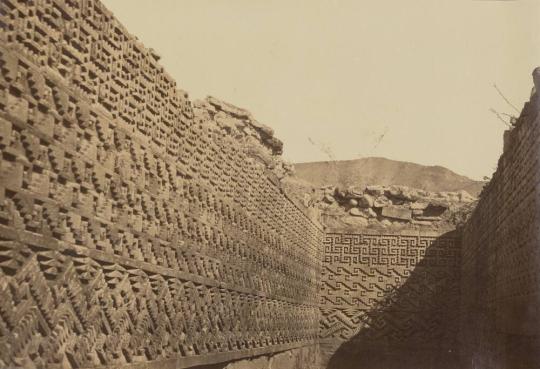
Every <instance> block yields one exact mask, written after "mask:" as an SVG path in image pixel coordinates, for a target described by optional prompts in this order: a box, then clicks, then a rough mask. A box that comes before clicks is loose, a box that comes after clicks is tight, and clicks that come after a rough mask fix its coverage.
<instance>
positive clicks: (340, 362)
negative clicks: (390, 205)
mask: <svg viewBox="0 0 540 369" xmlns="http://www.w3.org/2000/svg"><path fill="white" fill-rule="evenodd" d="M459 256H460V237H459V234H458V233H457V232H455V231H454V232H448V233H444V234H440V233H434V232H422V231H410V230H409V231H402V232H400V233H393V234H392V233H389V232H379V233H377V232H375V231H373V230H358V233H343V232H341V231H337V232H336V231H330V232H329V233H327V234H326V236H325V240H324V255H323V272H322V287H321V294H320V303H321V312H322V320H321V327H320V328H321V333H320V334H321V339H322V342H321V345H322V351H323V353H324V355H323V356H324V359H323V361H325V364H326V365H327V368H328V369H347V368H351V369H352V368H354V369H375V368H381V367H384V368H407V369H408V368H411V369H412V368H414V369H428V368H434V367H437V368H458V367H457V366H455V365H456V363H457V355H456V354H457V351H458V344H457V329H458V307H459V262H460V260H459Z"/></svg>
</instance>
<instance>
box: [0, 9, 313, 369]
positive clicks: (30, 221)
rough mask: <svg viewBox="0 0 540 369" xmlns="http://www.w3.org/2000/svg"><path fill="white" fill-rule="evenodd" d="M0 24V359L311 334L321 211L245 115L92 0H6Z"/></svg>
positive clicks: (213, 351)
mask: <svg viewBox="0 0 540 369" xmlns="http://www.w3.org/2000/svg"><path fill="white" fill-rule="evenodd" d="M0 29H1V31H0V295H1V296H0V367H38V368H45V367H46V368H86V367H101V366H106V367H115V368H116V367H124V366H128V367H129V366H131V367H138V366H140V365H143V366H144V367H145V368H148V367H163V366H164V365H165V366H166V367H167V366H168V367H175V368H181V367H188V366H193V365H203V364H211V363H216V362H222V361H227V360H232V359H238V358H242V357H249V356H253V355H257V354H267V353H271V352H276V351H279V350H286V349H288V348H291V347H300V346H306V345H310V344H313V343H314V342H315V341H316V339H317V337H318V324H319V314H320V313H319V307H318V301H317V297H316V296H317V292H318V289H319V285H320V281H319V276H320V271H321V268H320V260H321V253H320V252H321V250H320V244H321V242H322V235H323V233H322V230H321V227H320V226H319V225H318V224H316V223H315V222H313V221H312V220H310V219H309V218H308V217H307V216H306V215H305V214H304V213H303V212H302V211H301V210H300V208H299V207H298V206H297V205H296V204H295V203H293V202H292V201H291V200H290V199H288V198H287V197H286V196H285V195H284V194H283V192H282V190H281V188H280V187H279V186H278V184H277V183H276V181H275V180H274V179H273V178H272V177H271V176H269V175H267V171H268V169H267V166H266V165H263V164H262V163H261V161H260V160H257V159H255V158H254V157H253V153H252V152H250V147H249V146H248V145H247V144H244V143H245V142H244V141H242V138H241V137H243V136H242V135H241V134H240V133H241V132H236V131H234V129H236V127H232V128H231V127H230V126H224V125H222V124H218V122H217V121H216V120H214V117H213V116H212V114H210V113H208V112H207V113H206V114H202V113H201V112H200V111H198V110H197V108H195V107H194V106H193V105H192V103H191V101H190V100H189V99H188V96H187V94H186V93H185V92H183V91H182V90H179V89H178V88H177V86H176V83H175V81H174V80H173V79H172V78H171V77H170V76H169V75H168V74H167V73H166V72H165V71H164V69H163V67H162V66H160V65H159V63H158V60H159V57H158V56H157V55H156V54H155V53H154V52H153V51H152V50H151V49H148V48H146V47H144V45H142V44H141V43H140V42H139V41H138V40H137V39H136V38H135V37H134V36H132V35H130V34H129V33H128V32H127V31H126V30H125V29H124V27H123V26H122V25H121V24H120V23H119V22H118V21H117V20H116V19H115V18H114V16H113V15H112V14H111V13H110V12H109V11H108V10H107V9H106V8H105V7H104V6H103V5H102V4H101V3H100V2H99V1H98V0H77V1H74V0H33V1H22V0H2V1H0ZM216 114H217V113H216ZM220 114H221V115H223V114H225V113H224V112H220ZM231 114H234V113H231ZM235 119H242V118H239V117H235ZM251 134H257V133H253V132H252V133H251ZM239 137H240V138H239ZM259 139H261V140H262V138H261V137H259ZM261 149H267V147H266V146H263V145H262V144H261ZM272 154H273V153H271V152H270V153H269V154H268V155H270V156H271V155H272Z"/></svg>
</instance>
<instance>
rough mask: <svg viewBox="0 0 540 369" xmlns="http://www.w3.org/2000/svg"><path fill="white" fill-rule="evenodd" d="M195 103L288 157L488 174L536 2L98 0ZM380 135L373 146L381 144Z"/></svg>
mask: <svg viewBox="0 0 540 369" xmlns="http://www.w3.org/2000/svg"><path fill="white" fill-rule="evenodd" d="M102 1H103V3H104V4H105V5H106V6H107V7H108V8H109V9H110V10H111V11H113V12H114V13H115V15H116V17H117V18H118V19H119V20H120V22H121V23H123V24H124V25H125V26H126V27H127V28H128V30H129V31H130V32H131V33H132V34H134V35H136V36H137V37H138V38H139V39H140V40H141V41H142V42H143V43H144V44H145V45H146V46H147V47H152V48H153V49H155V50H156V51H157V53H158V54H159V55H161V57H162V59H161V61H160V62H161V64H162V65H163V66H164V67H165V69H166V70H167V71H168V72H169V73H170V74H171V75H172V76H173V77H174V78H175V79H176V81H177V83H178V86H179V88H182V89H184V90H186V91H188V92H189V94H190V97H191V98H192V99H196V98H204V97H205V96H207V95H212V96H215V97H217V98H220V99H223V100H225V101H227V102H230V103H232V104H235V105H237V106H239V107H242V108H245V109H247V110H249V111H251V112H252V113H253V115H254V116H255V118H256V119H257V120H259V121H260V122H261V123H264V124H267V125H269V126H271V127H272V128H274V130H275V131H276V136H277V137H278V138H280V139H281V140H282V141H283V142H284V144H285V148H284V150H285V151H284V157H285V159H287V160H289V161H291V162H306V161H321V160H330V159H339V160H346V159H355V158H360V157H367V156H379V157H386V158H389V159H395V160H403V161H411V162H415V163H419V164H425V165H442V166H445V167H447V168H449V169H451V170H453V171H455V172H457V173H459V174H463V175H467V176H469V177H471V178H474V179H482V177H483V176H490V175H491V174H492V173H493V171H494V169H495V166H496V162H497V159H498V157H499V155H500V154H501V151H502V134H503V131H504V129H505V126H504V124H503V123H502V122H500V121H499V120H498V119H497V118H496V116H495V115H494V114H493V113H492V112H490V111H489V109H490V108H494V109H496V110H498V111H499V112H501V113H509V114H516V115H517V114H518V113H517V112H515V111H514V110H513V109H512V108H511V107H510V106H509V105H508V104H507V103H506V102H505V101H504V100H503V99H502V98H501V97H500V96H499V94H498V93H497V91H496V90H495V88H494V87H493V84H494V83H495V84H497V86H498V87H499V89H500V90H501V91H502V92H503V93H504V95H505V96H506V97H507V98H508V99H509V100H510V101H511V102H512V103H513V104H514V105H515V106H516V107H517V108H518V109H519V110H521V108H522V106H523V103H524V102H525V101H526V100H528V98H529V95H530V91H531V88H532V78H531V72H532V70H533V68H534V67H536V66H538V65H540V22H538V19H540V0H531V1H526V0H515V1H502V0H499V1H490V0H476V1H475V0H445V1H443V0H437V1H436V0H409V1H403V0H396V1H359V0H350V1H331V0H325V1H323V0H296V1H294V0H283V1H282V0H273V1H263V0H227V1H217V0H102ZM381 137H382V139H381Z"/></svg>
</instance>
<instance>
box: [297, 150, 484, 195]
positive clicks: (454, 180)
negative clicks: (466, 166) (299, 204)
mask: <svg viewBox="0 0 540 369" xmlns="http://www.w3.org/2000/svg"><path fill="white" fill-rule="evenodd" d="M294 167H295V175H294V177H293V178H291V179H292V181H293V182H298V184H300V183H302V184H303V185H307V184H311V185H312V186H314V187H321V186H327V185H331V186H337V187H340V188H348V187H350V186H358V187H363V186H367V185H372V184H378V185H383V186H390V185H402V186H408V187H412V188H418V189H422V190H425V191H430V192H441V191H461V190H465V191H467V192H468V193H469V194H471V195H473V196H475V197H477V196H478V194H479V193H480V191H481V190H482V187H483V186H484V182H482V181H475V180H472V179H470V178H467V177H465V176H462V175H459V174H457V173H454V172H452V171H451V170H449V169H447V168H444V167H441V166H425V165H420V164H415V163H409V162H403V161H396V160H390V159H385V158H362V159H355V160H342V161H324V162H312V163H298V164H294Z"/></svg>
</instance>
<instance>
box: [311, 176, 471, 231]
mask: <svg viewBox="0 0 540 369" xmlns="http://www.w3.org/2000/svg"><path fill="white" fill-rule="evenodd" d="M476 203H477V199H476V198H475V197H473V196H471V195H470V194H469V193H468V192H466V191H458V192H429V191H425V190H420V189H415V188H410V187H407V186H399V185H394V186H382V185H370V186H365V187H349V188H347V189H341V188H338V187H334V186H323V187H321V188H319V189H318V190H314V191H313V192H312V193H311V194H305V197H304V205H305V206H307V207H315V208H317V209H319V210H320V212H321V213H322V216H323V219H324V223H325V226H326V227H328V228H350V227H362V228H391V229H399V228H414V229H424V228H432V229H439V230H444V229H448V230H451V229H454V228H456V227H458V226H460V225H462V224H464V222H465V221H466V219H467V217H468V214H470V213H471V212H472V210H473V209H474V207H475V204H476Z"/></svg>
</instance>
